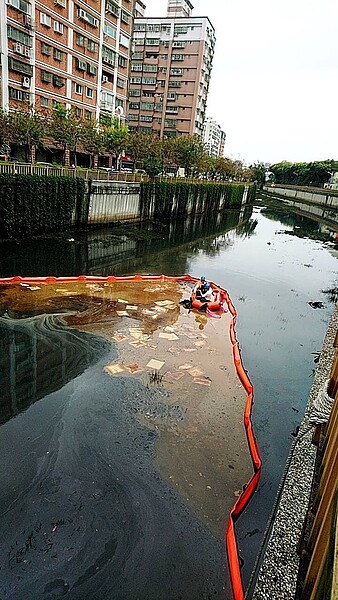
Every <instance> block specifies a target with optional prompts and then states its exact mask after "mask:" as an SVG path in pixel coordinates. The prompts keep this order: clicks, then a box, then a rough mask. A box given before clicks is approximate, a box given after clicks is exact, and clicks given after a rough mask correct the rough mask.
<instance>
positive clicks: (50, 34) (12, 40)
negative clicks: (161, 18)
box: [0, 0, 135, 119]
mask: <svg viewBox="0 0 338 600" xmlns="http://www.w3.org/2000/svg"><path fill="white" fill-rule="evenodd" d="M134 8H135V0H85V1H84V0H0V52H1V67H0V77H1V81H0V94H1V95H0V101H1V106H2V108H4V109H11V108H23V107H25V106H35V108H36V109H37V110H40V109H49V108H52V107H53V105H54V104H55V103H60V104H63V105H65V106H66V107H68V108H70V107H74V108H75V110H76V113H77V114H78V116H83V117H86V118H88V119H89V118H98V117H99V115H100V113H105V114H109V115H114V114H116V111H117V112H118V113H119V114H123V115H124V114H125V112H126V108H127V106H126V103H127V94H128V75H129V64H130V63H129V60H130V51H131V37H132V28H133V20H134ZM118 107H120V108H118Z"/></svg>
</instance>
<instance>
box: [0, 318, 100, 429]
mask: <svg viewBox="0 0 338 600" xmlns="http://www.w3.org/2000/svg"><path fill="white" fill-rule="evenodd" d="M107 347H108V343H107V342H105V341H104V340H102V341H100V340H97V338H95V337H94V336H92V335H90V334H87V333H83V332H81V331H75V330H74V331H72V330H69V329H66V328H65V326H64V325H62V323H61V322H59V321H58V319H57V318H56V317H54V316H45V317H32V318H28V319H27V318H24V319H21V320H20V321H17V320H14V319H10V318H0V381H1V386H2V387H1V399H0V422H1V423H3V422H5V421H7V420H8V419H10V418H11V417H13V416H15V415H17V414H18V413H19V412H21V411H23V410H25V409H26V408H27V407H28V406H30V405H31V404H33V403H34V402H36V401H37V400H40V398H43V397H44V396H46V395H48V394H51V393H52V392H54V391H56V390H58V389H60V388H62V387H63V386H64V385H65V384H66V383H67V382H68V381H71V380H72V379H74V378H75V377H77V376H78V375H79V374H80V373H83V371H84V370H85V369H86V368H87V367H88V366H89V365H90V364H93V363H95V362H96V361H98V360H99V359H100V357H101V356H102V354H103V353H104V352H105V350H106V349H107Z"/></svg>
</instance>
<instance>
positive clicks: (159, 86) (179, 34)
mask: <svg viewBox="0 0 338 600" xmlns="http://www.w3.org/2000/svg"><path fill="white" fill-rule="evenodd" d="M138 5H139V10H138V14H139V15H141V16H137V18H135V23H134V36H133V53H132V57H131V70H130V79H129V105H128V126H129V129H130V130H131V131H133V130H136V131H141V132H145V133H149V134H156V135H159V137H160V138H163V137H165V136H167V137H169V136H176V135H194V134H198V135H200V136H202V132H203V123H204V119H205V109H206V103H207V97H208V90H209V82H210V75H211V69H212V62H213V56H214V48H215V31H214V28H213V26H212V24H211V23H210V21H209V19H208V17H195V16H192V10H193V6H192V4H191V2H190V1H189V0H168V10H167V17H163V18H146V17H144V16H143V15H144V10H142V3H140V2H138Z"/></svg>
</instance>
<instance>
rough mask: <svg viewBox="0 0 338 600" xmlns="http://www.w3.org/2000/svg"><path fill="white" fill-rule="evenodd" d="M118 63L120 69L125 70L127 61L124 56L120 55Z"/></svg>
mask: <svg viewBox="0 0 338 600" xmlns="http://www.w3.org/2000/svg"><path fill="white" fill-rule="evenodd" d="M118 63H119V67H122V68H123V69H125V68H126V66H127V59H126V58H124V56H121V55H120V56H119V58H118Z"/></svg>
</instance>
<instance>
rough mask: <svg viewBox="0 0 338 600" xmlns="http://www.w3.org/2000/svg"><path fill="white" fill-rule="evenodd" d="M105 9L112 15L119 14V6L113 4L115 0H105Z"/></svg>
mask: <svg viewBox="0 0 338 600" xmlns="http://www.w3.org/2000/svg"><path fill="white" fill-rule="evenodd" d="M106 11H107V12H109V13H111V14H112V15H115V17H118V16H119V14H120V9H119V7H118V6H117V5H116V4H115V2H112V1H111V0H107V2H106Z"/></svg>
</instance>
